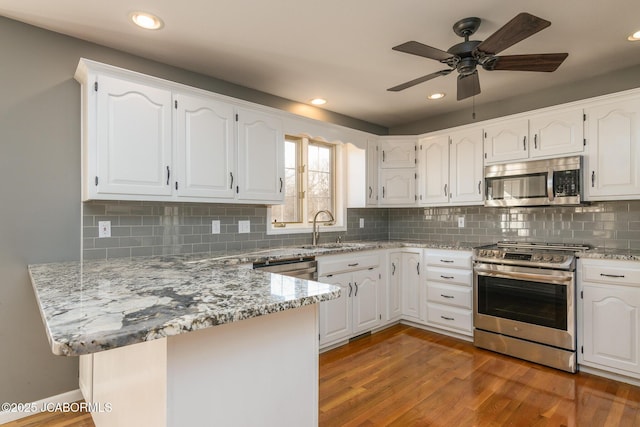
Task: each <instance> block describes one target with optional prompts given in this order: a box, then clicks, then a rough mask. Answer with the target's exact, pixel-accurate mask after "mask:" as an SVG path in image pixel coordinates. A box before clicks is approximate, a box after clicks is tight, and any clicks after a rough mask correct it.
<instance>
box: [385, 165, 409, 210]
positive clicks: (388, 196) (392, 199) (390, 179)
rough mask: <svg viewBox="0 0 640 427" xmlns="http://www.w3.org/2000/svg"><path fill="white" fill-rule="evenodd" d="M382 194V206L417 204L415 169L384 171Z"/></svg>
mask: <svg viewBox="0 0 640 427" xmlns="http://www.w3.org/2000/svg"><path fill="white" fill-rule="evenodd" d="M380 193H381V194H380V201H379V202H380V205H381V206H414V205H415V203H416V173H415V169H382V170H381V171H380Z"/></svg>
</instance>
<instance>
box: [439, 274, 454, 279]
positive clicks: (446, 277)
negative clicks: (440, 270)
mask: <svg viewBox="0 0 640 427" xmlns="http://www.w3.org/2000/svg"><path fill="white" fill-rule="evenodd" d="M440 277H441V278H443V279H449V280H451V279H453V276H443V275H440Z"/></svg>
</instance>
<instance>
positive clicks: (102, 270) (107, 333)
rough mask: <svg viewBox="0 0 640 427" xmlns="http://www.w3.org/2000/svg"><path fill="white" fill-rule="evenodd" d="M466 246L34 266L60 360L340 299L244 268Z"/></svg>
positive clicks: (323, 287)
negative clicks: (376, 252) (285, 261)
mask: <svg viewBox="0 0 640 427" xmlns="http://www.w3.org/2000/svg"><path fill="white" fill-rule="evenodd" d="M401 247H422V248H438V249H461V250H470V249H471V248H472V246H471V244H466V243H450V244H442V243H417V242H366V243H343V244H326V245H319V246H317V247H292V248H281V249H269V250H263V251H256V252H251V253H235V254H229V253H225V254H208V255H206V256H203V255H189V256H173V257H150V258H135V259H115V260H107V261H86V262H84V263H80V262H71V263H55V264H39V265H31V266H29V273H30V275H31V281H32V284H33V287H34V290H35V294H36V298H37V300H38V304H39V306H40V312H41V315H42V318H43V321H44V324H45V327H46V329H47V336H48V338H49V342H50V344H51V349H52V351H53V353H54V354H58V355H67V356H77V355H81V354H89V353H95V352H98V351H102V350H108V349H112V348H117V347H122V346H125V345H130V344H135V343H139V342H143V341H149V340H152V339H156V338H162V337H166V336H172V335H177V334H181V333H186V332H190V331H194V330H198V329H202V328H208V327H211V326H216V325H221V324H225V323H231V322H236V321H239V320H243V319H247V318H251V317H257V316H261V315H265V314H269V313H275V312H278V311H283V310H288V309H292V308H296V307H300V306H303V305H308V304H314V303H317V302H320V301H325V300H330V299H334V298H338V297H339V295H340V290H339V287H337V286H332V285H327V284H322V283H318V282H314V281H306V280H301V279H294V278H291V277H285V276H281V275H276V274H271V273H266V272H262V271H254V270H252V269H250V268H246V267H243V266H241V265H240V264H245V263H251V262H261V261H267V260H277V259H282V258H292V257H302V256H312V255H315V256H321V255H333V254H339V253H343V254H346V253H349V252H356V251H366V250H375V249H391V248H401Z"/></svg>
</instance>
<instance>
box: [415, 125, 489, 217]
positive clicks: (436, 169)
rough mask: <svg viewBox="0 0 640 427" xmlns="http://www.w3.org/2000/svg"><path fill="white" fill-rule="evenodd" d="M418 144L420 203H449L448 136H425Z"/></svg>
mask: <svg viewBox="0 0 640 427" xmlns="http://www.w3.org/2000/svg"><path fill="white" fill-rule="evenodd" d="M419 145H420V160H421V161H420V163H419V164H418V170H419V173H418V177H419V179H420V183H421V189H420V190H421V191H420V197H419V199H420V204H446V203H449V191H450V190H451V189H450V188H449V136H448V135H438V136H433V137H429V138H425V139H423V140H420V143H419ZM480 160H481V161H482V158H480Z"/></svg>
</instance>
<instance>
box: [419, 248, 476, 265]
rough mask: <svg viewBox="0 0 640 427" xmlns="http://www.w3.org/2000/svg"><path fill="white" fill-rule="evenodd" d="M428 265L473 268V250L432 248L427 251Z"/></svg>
mask: <svg viewBox="0 0 640 427" xmlns="http://www.w3.org/2000/svg"><path fill="white" fill-rule="evenodd" d="M425 260H426V262H427V265H433V266H436V267H448V268H467V269H471V252H460V251H444V250H437V251H434V250H430V249H427V250H426V252H425Z"/></svg>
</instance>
